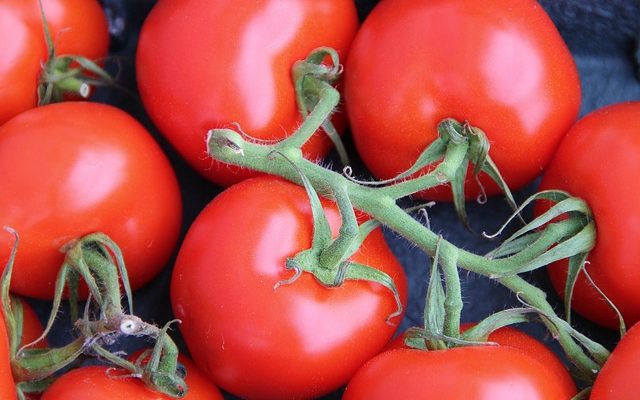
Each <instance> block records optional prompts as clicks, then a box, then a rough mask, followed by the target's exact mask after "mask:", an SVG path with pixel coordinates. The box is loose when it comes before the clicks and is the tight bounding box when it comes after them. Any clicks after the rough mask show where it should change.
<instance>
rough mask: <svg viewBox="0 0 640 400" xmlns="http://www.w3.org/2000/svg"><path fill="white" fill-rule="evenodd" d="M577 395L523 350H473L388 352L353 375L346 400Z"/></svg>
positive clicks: (555, 399) (557, 398)
mask: <svg viewBox="0 0 640 400" xmlns="http://www.w3.org/2000/svg"><path fill="white" fill-rule="evenodd" d="M575 394H576V392H575V387H574V388H573V389H572V390H571V389H570V388H569V387H568V386H567V385H566V384H565V382H564V381H563V380H562V379H559V378H558V377H557V376H556V375H555V374H554V373H553V371H552V370H551V369H548V368H547V367H546V366H545V365H544V364H542V363H540V362H539V361H538V360H537V359H535V358H534V357H531V356H530V355H528V354H526V353H525V352H523V351H521V350H519V349H516V348H514V347H507V346H471V347H457V348H452V349H447V350H432V351H423V350H416V349H395V350H390V351H386V352H384V353H382V354H380V355H378V356H376V357H374V358H373V359H371V360H370V361H369V362H368V363H366V364H365V365H364V366H363V367H362V368H361V369H360V370H359V371H358V372H357V373H356V374H355V375H354V377H353V379H351V381H350V382H349V384H348V385H347V388H346V390H345V393H344V397H343V398H344V399H345V400H358V399H371V400H375V399H380V400H382V399H389V398H398V399H415V400H422V399H424V400H427V399H450V400H464V399H483V400H484V399H487V400H488V399H491V400H521V399H522V400H524V399H527V400H543V399H544V400H569V399H571V398H572V397H573V396H574V395H575Z"/></svg>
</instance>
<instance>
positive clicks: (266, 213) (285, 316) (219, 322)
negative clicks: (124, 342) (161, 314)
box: [171, 176, 407, 399]
mask: <svg viewBox="0 0 640 400" xmlns="http://www.w3.org/2000/svg"><path fill="white" fill-rule="evenodd" d="M323 207H324V209H325V213H326V214H327V218H328V220H329V222H330V225H331V229H332V232H333V234H334V235H337V232H338V229H339V225H340V217H339V212H338V210H337V207H336V206H335V204H334V203H330V202H328V201H324V200H323ZM312 225H313V224H312V217H311V207H310V205H309V200H308V197H307V194H306V193H305V190H304V189H303V188H302V187H300V186H297V185H295V184H292V183H289V182H286V181H283V180H280V179H277V178H274V177H266V176H264V177H257V178H253V179H250V180H246V181H243V182H241V183H238V184H236V185H234V186H232V187H230V188H229V189H227V190H226V191H224V192H222V193H221V194H220V195H219V196H217V197H216V198H215V199H214V200H213V201H212V202H211V203H210V204H209V205H208V206H207V207H206V208H205V209H204V210H203V211H202V213H201V214H200V215H199V216H198V217H197V218H196V220H195V222H194V223H193V225H192V226H191V228H190V229H189V232H188V233H187V236H186V238H185V240H184V243H183V245H182V248H181V249H180V252H179V254H178V259H177V261H176V265H175V269H174V271H173V277H172V283H171V300H172V306H173V310H174V313H175V315H176V317H177V318H179V319H181V320H182V324H181V325H180V330H181V331H182V334H183V336H184V338H185V341H186V343H187V347H188V348H189V351H190V354H192V355H193V357H194V360H195V362H196V363H197V364H198V365H199V366H200V367H201V368H202V369H203V370H204V371H205V373H207V374H208V375H209V377H211V378H212V379H213V381H214V382H215V383H216V384H217V385H218V386H220V387H222V388H223V389H225V390H228V391H230V392H232V393H234V394H236V395H238V396H240V397H243V398H298V399H300V398H311V397H317V396H320V395H323V394H326V393H328V392H331V391H333V390H335V389H337V388H338V387H340V386H341V385H343V384H345V383H346V382H347V380H348V379H349V378H350V377H351V375H352V374H353V373H354V372H355V371H356V369H357V368H358V367H360V366H361V365H362V364H364V362H365V361H366V360H368V359H369V358H371V357H372V356H373V355H375V354H376V353H377V352H378V351H380V349H382V347H383V346H384V345H385V343H387V341H388V340H389V338H390V337H391V335H392V334H393V332H394V330H395V327H394V326H391V324H388V323H387V321H386V320H387V317H389V316H390V315H391V314H392V313H394V311H396V308H397V305H396V302H395V300H394V297H393V295H392V293H391V291H390V290H388V289H386V288H384V287H383V286H381V285H379V284H375V283H370V282H366V281H354V280H351V281H346V282H344V283H343V284H342V285H341V286H340V287H336V288H327V287H325V286H322V285H321V284H319V283H318V281H317V280H316V279H315V278H314V277H313V276H311V274H309V273H303V274H302V275H301V276H299V277H298V279H297V280H295V281H294V282H292V283H291V284H288V285H283V286H279V287H277V288H275V286H276V284H277V283H278V282H281V281H284V280H287V279H289V278H291V276H292V274H293V271H290V270H287V269H285V260H286V259H287V258H288V257H292V256H294V255H296V254H297V253H298V252H300V251H302V250H305V249H308V248H309V247H310V246H311V237H312ZM352 260H353V261H355V262H359V263H362V264H366V265H369V266H372V267H374V268H378V269H380V270H382V271H384V272H386V273H387V274H388V275H389V276H390V277H391V278H392V279H394V281H395V283H396V286H397V288H398V291H399V293H400V298H401V299H402V302H403V304H404V303H405V299H406V290H407V289H406V278H405V276H404V272H403V270H402V267H401V266H400V265H399V263H398V261H397V260H396V259H395V257H394V256H393V254H392V253H391V251H390V249H389V248H388V246H387V245H386V243H385V241H384V237H383V235H382V232H381V230H380V229H376V230H374V231H373V232H372V233H371V234H370V235H369V236H368V237H367V239H366V240H365V242H364V243H363V245H362V247H361V248H360V249H359V250H358V252H356V253H355V254H354V255H353V256H352ZM399 321H400V318H399V317H397V318H394V319H393V320H392V322H399Z"/></svg>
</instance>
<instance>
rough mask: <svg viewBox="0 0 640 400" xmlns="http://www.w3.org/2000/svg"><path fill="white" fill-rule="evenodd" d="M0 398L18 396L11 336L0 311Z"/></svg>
mask: <svg viewBox="0 0 640 400" xmlns="http://www.w3.org/2000/svg"><path fill="white" fill-rule="evenodd" d="M0 398H2V399H15V398H16V383H15V382H14V380H13V375H12V374H11V355H10V349H9V338H8V336H7V328H6V325H5V323H4V316H3V315H2V313H0Z"/></svg>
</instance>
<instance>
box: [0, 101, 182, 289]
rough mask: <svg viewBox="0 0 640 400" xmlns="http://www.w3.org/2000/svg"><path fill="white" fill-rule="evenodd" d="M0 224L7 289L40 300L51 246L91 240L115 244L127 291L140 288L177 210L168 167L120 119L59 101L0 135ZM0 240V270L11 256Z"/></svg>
mask: <svg viewBox="0 0 640 400" xmlns="http://www.w3.org/2000/svg"><path fill="white" fill-rule="evenodd" d="M0 181H1V182H3V195H2V196H0V224H2V225H6V226H11V227H12V228H13V229H15V230H16V231H17V232H18V233H19V234H20V238H21V241H20V248H19V250H18V254H17V257H16V261H15V264H14V272H13V280H12V282H11V289H12V291H13V292H14V293H19V294H23V295H26V296H31V297H36V298H41V299H47V298H51V296H52V295H53V288H54V282H55V279H56V276H57V273H58V270H59V268H60V266H61V264H62V261H63V257H64V256H63V254H62V253H61V252H60V251H59V249H60V247H61V246H63V245H65V244H66V243H68V242H69V241H71V240H72V239H79V238H81V237H82V236H84V235H87V234H89V233H92V232H103V233H105V234H107V235H108V236H110V237H111V238H112V239H113V240H114V241H115V242H116V243H118V244H119V246H120V247H121V250H122V252H123V254H124V259H125V262H126V265H127V271H128V274H129V279H130V283H131V286H132V287H133V288H138V287H140V286H142V285H143V284H144V283H146V282H148V281H149V280H150V279H151V278H152V277H153V276H154V275H155V274H156V273H157V272H158V271H159V270H160V269H161V268H162V267H163V266H164V264H165V263H166V262H167V260H168V258H169V256H170V255H171V252H172V250H173V248H174V247H175V244H176V241H177V238H178V234H179V229H180V224H181V218H182V215H181V212H182V204H181V198H180V192H179V188H178V184H177V180H176V177H175V175H174V173H173V170H172V169H171V166H170V164H169V162H168V160H167V159H166V157H165V155H164V154H163V153H162V150H161V149H160V147H159V146H158V145H157V144H156V143H155V141H154V139H153V138H152V137H151V135H149V133H148V132H147V131H146V130H145V129H144V127H142V125H140V124H139V123H138V122H137V121H136V120H135V119H133V118H132V117H130V116H129V115H128V114H126V113H124V112H123V111H121V110H119V109H117V108H115V107H111V106H107V105H103V104H96V103H82V102H66V103H59V104H51V105H48V106H43V107H38V108H34V109H31V110H29V111H26V112H24V113H22V114H20V115H19V116H17V117H15V118H13V119H12V120H10V121H9V122H7V123H5V124H4V125H3V126H2V127H0ZM11 245H12V242H11V237H10V235H2V236H0V262H2V263H4V262H5V261H6V259H7V258H8V255H9V252H10V250H11Z"/></svg>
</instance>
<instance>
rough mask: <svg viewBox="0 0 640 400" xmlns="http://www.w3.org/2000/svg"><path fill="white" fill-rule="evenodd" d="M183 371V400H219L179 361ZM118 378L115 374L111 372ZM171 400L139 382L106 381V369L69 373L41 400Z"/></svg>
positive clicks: (189, 366)
mask: <svg viewBox="0 0 640 400" xmlns="http://www.w3.org/2000/svg"><path fill="white" fill-rule="evenodd" d="M180 362H181V363H183V364H184V365H185V367H186V368H187V377H186V382H187V386H188V387H189V389H188V391H187V394H186V396H184V397H182V399H184V400H222V399H223V397H222V394H221V393H220V391H219V390H218V388H216V387H215V386H214V385H213V384H212V383H211V382H209V381H208V380H207V378H206V377H205V375H204V374H203V373H202V372H201V371H200V370H198V368H197V367H196V366H195V365H194V364H193V363H192V362H190V361H189V360H187V359H185V358H183V357H180ZM113 375H116V376H117V375H118V372H113ZM69 399H73V400H116V399H122V400H173V397H169V396H166V395H163V394H161V393H158V392H155V391H153V390H150V389H149V388H147V387H146V386H145V385H144V383H143V382H142V381H141V380H139V379H133V378H127V379H124V378H121V377H120V378H117V377H116V378H110V377H109V376H108V375H107V367H104V366H91V367H83V368H78V369H74V370H71V371H69V372H67V373H66V374H64V375H62V376H61V377H60V378H58V379H57V380H56V381H55V382H54V383H53V385H51V386H50V387H49V389H47V391H46V392H44V394H43V396H42V400H69Z"/></svg>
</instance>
